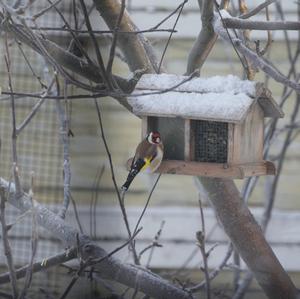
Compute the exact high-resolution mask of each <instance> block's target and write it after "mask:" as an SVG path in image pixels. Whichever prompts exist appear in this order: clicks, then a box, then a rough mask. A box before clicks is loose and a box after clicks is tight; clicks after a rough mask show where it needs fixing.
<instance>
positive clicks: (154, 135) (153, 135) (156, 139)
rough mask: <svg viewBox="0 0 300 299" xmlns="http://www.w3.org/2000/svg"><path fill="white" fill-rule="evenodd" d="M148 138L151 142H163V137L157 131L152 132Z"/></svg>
mask: <svg viewBox="0 0 300 299" xmlns="http://www.w3.org/2000/svg"><path fill="white" fill-rule="evenodd" d="M147 140H148V142H149V143H151V144H160V143H161V137H160V134H159V133H158V132H157V131H153V132H150V133H149V134H148V136H147Z"/></svg>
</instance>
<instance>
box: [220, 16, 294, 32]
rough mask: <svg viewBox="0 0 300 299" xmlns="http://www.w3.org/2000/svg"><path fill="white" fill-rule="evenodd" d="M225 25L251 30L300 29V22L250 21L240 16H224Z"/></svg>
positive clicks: (230, 27) (231, 27)
mask: <svg viewBox="0 0 300 299" xmlns="http://www.w3.org/2000/svg"><path fill="white" fill-rule="evenodd" d="M223 23H224V25H225V26H226V27H227V28H229V29H243V30H245V29H249V30H264V31H267V30H297V31H299V30H300V22H289V21H284V22H271V21H250V20H242V19H239V18H223Z"/></svg>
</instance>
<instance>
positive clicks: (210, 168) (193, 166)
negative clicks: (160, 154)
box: [127, 158, 275, 179]
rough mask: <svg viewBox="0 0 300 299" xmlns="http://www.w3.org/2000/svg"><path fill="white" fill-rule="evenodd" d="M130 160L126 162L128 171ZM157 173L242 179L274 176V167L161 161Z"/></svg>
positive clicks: (253, 164) (255, 164)
mask: <svg viewBox="0 0 300 299" xmlns="http://www.w3.org/2000/svg"><path fill="white" fill-rule="evenodd" d="M131 162H132V158H130V159H129V160H128V161H127V169H129V167H130V165H131ZM156 172H158V173H168V174H178V175H191V176H207V177H216V178H232V179H243V178H245V177H250V176H261V175H274V174H275V166H274V165H273V164H272V162H270V161H262V162H257V163H245V164H235V165H230V164H226V163H225V164H222V163H204V162H194V161H178V160H163V161H162V163H161V165H160V167H159V168H158V170H157V171H156Z"/></svg>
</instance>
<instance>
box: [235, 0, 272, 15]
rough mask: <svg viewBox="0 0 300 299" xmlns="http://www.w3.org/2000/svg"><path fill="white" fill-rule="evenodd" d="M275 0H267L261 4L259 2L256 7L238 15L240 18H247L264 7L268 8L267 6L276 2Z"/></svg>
mask: <svg viewBox="0 0 300 299" xmlns="http://www.w3.org/2000/svg"><path fill="white" fill-rule="evenodd" d="M276 1H277V0H267V1H265V2H263V3H261V4H259V5H258V6H257V7H255V8H253V9H252V10H251V11H249V12H247V13H244V14H242V15H241V16H239V18H240V19H248V18H250V17H253V16H255V15H256V14H258V13H259V12H260V11H261V10H263V9H264V8H268V6H269V5H270V4H272V3H274V2H276Z"/></svg>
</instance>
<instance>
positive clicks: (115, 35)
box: [106, 0, 125, 78]
mask: <svg viewBox="0 0 300 299" xmlns="http://www.w3.org/2000/svg"><path fill="white" fill-rule="evenodd" d="M124 11H125V0H122V1H121V10H120V13H119V16H118V18H117V21H116V26H115V28H114V32H113V39H112V43H111V46H110V51H109V58H108V62H107V67H106V74H107V76H108V78H110V77H111V70H112V65H113V62H114V57H115V51H116V47H117V40H118V33H119V30H120V24H121V22H122V18H123V15H124Z"/></svg>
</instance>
